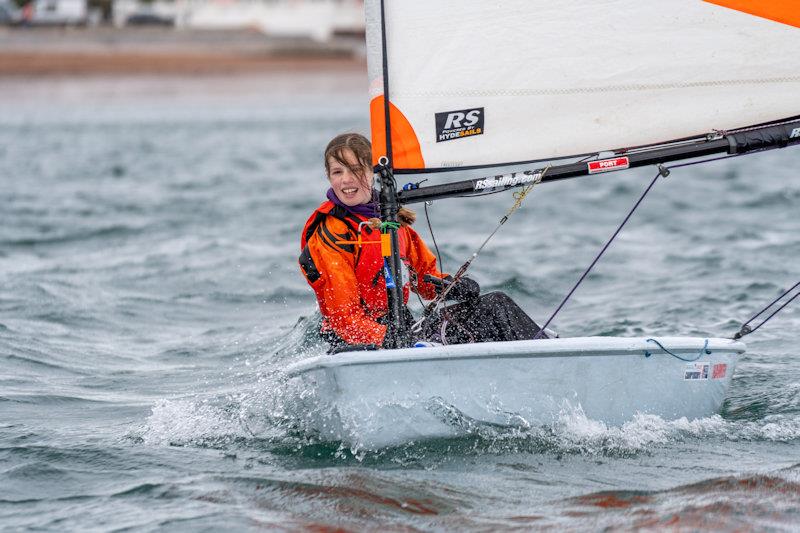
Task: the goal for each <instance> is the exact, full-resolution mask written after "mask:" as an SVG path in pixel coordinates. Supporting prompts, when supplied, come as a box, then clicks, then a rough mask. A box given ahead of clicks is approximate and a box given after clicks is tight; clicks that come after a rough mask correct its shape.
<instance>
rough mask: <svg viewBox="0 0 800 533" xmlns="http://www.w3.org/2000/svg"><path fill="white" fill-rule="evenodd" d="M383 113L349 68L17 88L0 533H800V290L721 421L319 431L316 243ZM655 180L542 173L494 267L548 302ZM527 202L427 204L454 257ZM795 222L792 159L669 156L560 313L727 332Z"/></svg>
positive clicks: (793, 270)
mask: <svg viewBox="0 0 800 533" xmlns="http://www.w3.org/2000/svg"><path fill="white" fill-rule="evenodd" d="M367 109H368V102H367V96H366V79H365V76H364V75H363V74H362V73H359V72H350V71H348V72H337V71H327V72H316V73H315V72H305V73H301V74H280V73H275V74H272V75H266V74H265V75H259V76H238V77H227V78H226V77H218V78H210V77H195V78H191V77H190V78H169V77H165V78H146V77H138V78H136V77H131V78H119V77H118V78H97V77H89V78H84V79H77V78H40V79H27V80H25V79H17V80H13V79H6V80H0V529H3V530H9V531H24V530H37V531H40V530H53V531H66V530H73V531H74V530H88V531H113V530H128V529H130V530H145V531H148V530H162V529H163V530H167V531H217V530H222V529H238V530H262V529H267V530H271V529H274V530H286V531H300V530H312V531H333V530H340V529H341V530H353V531H358V530H372V531H378V530H381V531H383V530H393V531H415V530H426V531H427V530H434V531H495V530H500V531H502V530H530V529H548V530H564V529H566V530H587V529H588V530H601V529H605V528H609V529H611V530H628V529H644V530H648V529H659V528H668V529H672V530H680V531H693V530H706V529H708V530H722V531H727V530H734V529H735V530H738V531H749V530H752V531H763V530H772V531H784V530H785V531H788V530H797V529H798V528H800V358H799V357H798V355H800V354H799V353H798V349H797V337H798V332H800V302H798V301H796V302H795V304H794V305H790V306H789V307H787V308H786V309H785V310H784V311H782V312H781V313H779V314H778V315H776V316H775V317H774V318H773V319H772V320H771V321H770V322H768V323H767V324H766V325H765V326H764V327H762V328H761V329H760V330H758V331H757V332H755V333H753V334H752V335H750V336H748V337H746V339H745V340H746V342H747V346H748V351H747V353H746V354H745V355H744V357H743V358H742V359H741V361H740V363H739V365H738V366H737V368H736V372H735V375H734V378H733V382H732V385H731V388H730V390H729V393H728V396H727V399H726V401H725V404H724V407H723V409H722V412H721V413H720V414H719V415H717V416H711V417H709V418H704V419H700V420H685V419H683V420H677V421H666V420H662V419H660V418H657V417H652V416H645V415H642V416H638V417H637V418H636V419H634V420H632V421H631V422H629V423H627V424H626V425H624V426H622V427H608V426H606V425H604V424H602V423H600V422H598V421H594V420H591V419H588V418H587V417H586V416H585V415H583V414H582V413H581V412H580V410H572V411H569V410H567V411H565V412H564V413H563V416H562V417H561V418H560V419H559V422H558V423H556V424H553V425H552V426H548V427H534V428H528V429H526V430H519V429H517V430H514V431H510V430H509V431H508V432H505V431H503V430H499V429H496V428H495V429H491V428H484V429H483V430H480V431H475V433H474V434H472V435H469V436H466V437H464V438H460V439H449V440H443V441H432V442H425V443H415V444H412V445H408V446H401V447H398V448H392V449H385V450H380V451H368V450H359V449H351V448H349V447H348V446H346V445H342V444H340V443H320V442H317V441H316V440H315V439H314V437H313V435H309V434H306V433H304V432H303V431H300V430H298V427H301V425H298V420H296V418H295V417H293V416H290V415H289V414H288V411H287V409H286V405H287V403H288V402H290V401H291V400H292V398H290V396H291V395H292V394H294V393H295V392H292V389H291V388H287V387H286V378H285V376H284V375H283V374H282V372H283V369H284V368H285V367H286V366H287V365H289V364H290V363H293V362H296V361H300V360H302V359H304V358H307V357H310V356H313V355H317V354H320V353H322V352H323V350H324V348H323V346H322V345H321V344H320V343H319V341H318V339H317V338H316V335H315V333H314V324H315V323H316V320H317V319H318V314H317V311H316V304H315V299H314V296H313V293H312V292H311V291H310V289H309V288H308V287H307V285H306V283H305V281H304V279H303V278H302V277H301V276H300V273H299V270H298V266H297V263H296V259H297V254H298V251H299V245H298V238H299V234H300V230H301V228H302V226H303V223H304V222H305V220H306V218H307V217H308V215H309V214H310V212H311V211H312V210H313V209H314V208H315V207H316V206H317V205H318V204H319V203H320V202H321V201H322V199H323V196H324V192H325V190H326V181H325V177H324V172H323V165H322V159H321V153H322V151H323V149H324V147H325V144H326V143H327V141H328V140H329V139H330V138H331V137H332V136H334V135H335V134H337V133H340V132H343V131H352V130H355V131H361V132H365V133H366V132H367V129H368V117H367ZM654 173H655V170H654V169H653V168H646V169H640V170H635V171H627V172H617V173H611V174H606V175H601V176H596V177H591V178H583V179H575V180H569V181H563V182H559V183H552V184H544V185H541V186H539V187H537V188H535V189H534V190H533V191H532V192H531V193H530V194H529V195H528V197H527V198H526V199H525V201H524V202H523V204H522V207H521V209H520V210H519V211H517V212H516V213H515V214H514V216H513V217H512V218H511V219H510V220H509V222H508V223H506V224H505V226H504V227H503V228H502V229H501V230H500V231H499V232H498V234H497V235H496V236H495V237H494V238H493V239H492V240H491V241H490V242H489V244H488V245H487V247H486V249H485V250H484V251H483V253H482V254H481V255H480V256H479V257H478V259H477V260H476V261H475V263H474V265H473V267H472V269H471V275H472V277H474V278H475V279H476V280H477V281H478V282H479V283H480V284H481V286H482V287H483V288H484V290H492V289H499V290H504V291H506V292H508V293H509V294H510V295H511V296H512V297H513V298H514V299H515V300H516V301H517V302H519V303H520V305H521V306H522V307H523V308H525V309H526V310H527V311H528V312H529V313H530V314H531V315H532V316H533V317H534V318H535V319H537V320H539V321H540V322H541V321H543V320H544V319H545V318H546V317H547V316H548V315H549V314H550V313H551V312H552V311H553V310H554V308H555V307H556V306H557V305H558V303H559V301H560V300H561V298H562V297H563V295H564V294H566V292H567V291H568V290H569V288H570V287H571V285H572V284H573V283H574V281H575V280H576V279H577V278H578V276H579V275H580V273H581V272H582V271H583V269H584V268H585V266H587V265H588V264H589V262H590V261H591V260H592V258H593V257H594V254H595V253H596V252H597V251H598V250H599V249H600V247H601V246H602V245H603V243H604V242H605V240H606V239H607V238H608V237H609V236H610V235H611V233H612V232H613V230H614V229H615V228H616V226H617V224H618V223H619V222H620V221H621V220H622V218H623V217H624V215H625V213H626V212H627V210H628V209H629V208H630V207H631V205H632V204H633V202H634V201H635V200H636V198H637V197H638V195H639V194H640V193H641V191H642V190H643V189H644V187H645V186H646V185H647V183H648V182H649V180H650V179H651V178H652V176H653V175H654ZM443 179H444V178H442V177H441V176H437V177H436V178H435V179H432V180H431V181H432V182H437V181H443ZM513 201H514V200H513V198H512V196H511V193H510V192H509V193H503V194H496V195H492V196H487V197H483V198H478V199H454V200H445V201H439V202H435V203H434V204H433V205H431V206H430V207H429V208H428V211H429V215H430V221H431V224H432V226H433V229H434V232H435V235H436V240H437V242H438V243H439V245H440V248H441V253H442V256H443V261H444V267H445V269H447V270H449V271H454V270H455V269H456V268H457V267H458V266H459V265H460V263H461V262H462V261H464V260H465V259H466V258H467V257H469V255H470V254H471V253H472V252H473V251H474V250H475V249H476V248H477V246H478V245H479V244H480V243H481V242H482V241H483V239H484V238H485V237H486V236H487V235H488V234H489V233H490V232H491V231H492V230H493V229H494V227H495V225H496V224H497V222H498V220H499V219H500V217H501V216H502V215H503V214H505V212H506V211H507V210H508V209H509V208H510V207H511V205H512V204H513ZM799 214H800V149H796V148H795V149H785V150H777V151H772V152H768V153H763V154H757V155H752V156H748V157H741V158H734V159H728V160H724V161H719V162H715V163H709V164H706V165H702V166H694V167H688V168H683V169H676V170H675V171H673V172H672V174H671V175H670V176H669V177H668V178H666V179H661V180H659V182H658V183H657V185H656V186H655V188H654V189H653V191H652V193H651V194H650V195H649V196H648V197H647V199H646V200H645V202H644V203H643V204H642V206H641V208H640V209H639V211H638V212H637V213H636V214H635V215H634V217H633V218H632V219H631V221H630V223H629V224H628V226H627V227H626V228H625V229H624V230H623V232H622V234H621V235H620V237H619V238H618V239H617V241H616V242H615V243H614V245H613V246H612V248H611V249H610V251H609V252H608V253H607V254H606V256H605V257H604V258H603V259H602V261H601V262H600V263H599V265H598V266H597V268H596V269H595V270H594V272H593V273H592V275H590V276H589V278H588V279H587V280H586V282H585V283H584V284H583V285H582V286H581V288H580V289H579V290H578V292H577V293H576V294H575V296H574V297H573V298H572V299H571V300H570V302H569V303H568V304H567V306H566V307H565V308H564V310H563V311H562V312H561V313H560V314H559V316H558V317H557V319H556V320H555V322H554V324H553V327H554V328H555V329H556V330H558V331H559V333H560V334H561V335H562V336H586V335H623V336H624V335H627V336H643V335H664V336H666V335H688V336H719V337H730V336H732V335H733V334H734V333H735V332H736V331H737V330H738V329H739V326H740V324H741V323H742V322H743V321H745V320H746V319H748V318H749V317H750V316H751V315H752V314H754V313H755V312H756V311H758V310H759V309H760V308H761V307H762V306H764V305H766V304H767V303H768V302H769V301H770V300H771V299H773V298H775V297H777V296H778V295H779V294H780V292H781V291H783V290H785V289H787V288H789V287H790V286H791V285H793V284H794V283H796V282H797V281H798V280H800V269H799V268H798V265H799V264H800V216H798V215H799ZM419 215H420V217H419V218H420V220H419V221H418V222H417V226H418V229H419V231H420V233H421V234H422V235H423V237H424V238H426V239H427V240H428V242H429V243H430V242H431V240H430V236H429V231H428V229H427V225H426V223H425V217H424V213H423V212H422V211H421V210H419Z"/></svg>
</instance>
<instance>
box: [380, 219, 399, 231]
mask: <svg viewBox="0 0 800 533" xmlns="http://www.w3.org/2000/svg"><path fill="white" fill-rule="evenodd" d="M389 229H400V223H399V222H381V233H386V231H387V230H389Z"/></svg>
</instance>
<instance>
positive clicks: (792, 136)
mask: <svg viewBox="0 0 800 533" xmlns="http://www.w3.org/2000/svg"><path fill="white" fill-rule="evenodd" d="M798 137H800V128H795V129H793V130H792V133H790V134H789V138H790V139H796V138H798Z"/></svg>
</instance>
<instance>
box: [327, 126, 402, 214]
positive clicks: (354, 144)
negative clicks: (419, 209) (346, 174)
mask: <svg viewBox="0 0 800 533" xmlns="http://www.w3.org/2000/svg"><path fill="white" fill-rule="evenodd" d="M345 150H352V152H353V154H354V155H355V156H356V160H357V161H358V164H357V165H351V164H350V163H348V162H347V160H346V159H345V156H344V155H345V154H344V151H345ZM331 159H333V160H334V161H336V162H338V163H339V164H342V165H344V166H346V167H347V168H348V169H350V172H352V173H353V174H355V175H356V176H363V178H364V181H363V182H362V183H363V185H365V186H369V185H370V179H369V176H368V175H366V174H365V173H364V168H368V169H371V168H372V145H371V144H370V142H369V139H367V138H366V137H364V136H363V135H361V134H360V133H342V134H341V135H337V136H336V137H334V138H333V139H331V142H329V143H328V146H327V147H326V148H325V174H326V175H328V176H330V173H331V165H330V160H331ZM397 219H398V220H399V221H400V223H401V224H403V225H405V226H410V225H411V224H413V223H414V222H415V221H416V220H417V214H416V213H415V212H414V211H412V210H411V209H408V208H406V207H401V208H400V210H399V211H398V213H397Z"/></svg>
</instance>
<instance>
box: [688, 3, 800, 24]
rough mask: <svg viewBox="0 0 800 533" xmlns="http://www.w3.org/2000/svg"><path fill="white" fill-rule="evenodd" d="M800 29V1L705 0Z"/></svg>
mask: <svg viewBox="0 0 800 533" xmlns="http://www.w3.org/2000/svg"><path fill="white" fill-rule="evenodd" d="M703 1H704V2H708V3H709V4H716V5H718V6H723V7H728V8H731V9H735V10H737V11H742V12H743V13H749V14H750V15H755V16H757V17H762V18H765V19H769V20H774V21H775V22H782V23H783V24H788V25H790V26H795V27H797V28H800V0H771V1H770V2H765V1H764V0H703Z"/></svg>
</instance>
